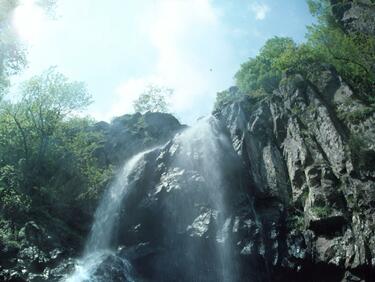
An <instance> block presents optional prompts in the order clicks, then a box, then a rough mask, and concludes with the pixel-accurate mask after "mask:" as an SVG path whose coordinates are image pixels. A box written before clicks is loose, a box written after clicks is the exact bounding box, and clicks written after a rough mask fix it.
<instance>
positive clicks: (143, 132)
mask: <svg viewBox="0 0 375 282" xmlns="http://www.w3.org/2000/svg"><path fill="white" fill-rule="evenodd" d="M183 128H185V126H183V125H181V124H180V123H179V122H178V120H177V119H176V118H175V117H174V116H172V115H171V114H166V113H153V112H147V113H145V114H143V115H142V114H140V113H136V114H133V115H130V114H128V115H123V116H120V117H117V118H115V119H113V120H112V122H111V123H106V122H99V123H97V124H96V125H95V126H94V128H92V130H93V131H95V132H100V133H102V134H103V136H104V141H103V142H104V144H103V148H102V149H101V150H99V151H97V152H96V156H97V157H98V158H99V160H100V161H101V163H102V165H103V166H107V165H122V164H123V162H124V160H126V159H128V158H130V157H131V156H133V155H134V154H136V153H138V152H140V151H143V150H144V149H146V148H150V147H152V146H155V145H157V144H162V143H164V142H166V141H168V140H169V139H170V138H172V137H173V135H174V134H175V133H176V132H177V131H180V130H182V129H183Z"/></svg>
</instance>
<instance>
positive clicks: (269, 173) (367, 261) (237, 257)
mask: <svg viewBox="0 0 375 282" xmlns="http://www.w3.org/2000/svg"><path fill="white" fill-rule="evenodd" d="M363 107H365V105H363V104H362V102H361V101H360V100H358V99H357V98H355V95H354V93H353V92H352V91H351V89H350V88H349V86H348V85H346V84H345V82H343V81H342V80H341V79H340V77H339V76H338V75H337V74H336V73H335V71H334V70H332V69H331V68H329V67H327V66H322V67H321V69H320V71H319V73H318V75H317V76H316V79H315V80H314V81H308V80H306V79H304V78H302V76H300V75H298V74H292V75H286V76H285V77H284V79H283V81H282V83H281V86H280V88H279V89H278V90H277V91H275V93H274V95H272V97H269V98H265V99H264V100H262V101H258V102H255V103H254V101H252V100H251V99H244V100H243V101H240V102H236V103H232V104H228V105H226V106H225V107H223V108H222V109H221V110H219V111H217V112H216V113H215V115H216V119H212V120H211V121H210V122H209V123H210V124H211V126H212V127H213V131H214V132H215V133H214V135H215V136H216V137H215V138H214V139H215V140H216V139H218V140H221V141H220V142H219V141H217V140H216V141H217V142H219V143H218V144H219V145H218V146H217V147H216V149H217V150H215V151H214V152H211V153H212V154H211V155H210V156H209V158H212V160H210V162H209V164H210V165H211V168H210V169H211V170H213V171H216V172H217V173H220V174H223V179H224V180H223V181H220V184H219V185H218V186H220V187H221V189H222V193H223V197H224V199H225V206H226V208H225V209H224V210H223V209H222V210H220V208H218V207H217V205H216V206H215V204H214V203H213V200H212V197H210V192H209V191H210V190H209V188H208V186H209V185H210V180H211V179H213V178H214V174H212V172H207V171H205V170H204V168H205V166H204V165H202V164H204V163H205V158H206V157H207V156H206V154H207V151H205V150H204V149H202V144H204V143H205V142H208V141H209V140H210V137H209V134H203V135H202V134H198V135H194V136H195V137H194V141H193V142H192V143H190V145H189V146H191V151H189V152H188V153H191V154H195V157H194V158H193V159H189V160H190V161H189V162H188V163H186V162H183V163H181V162H180V161H178V160H180V159H181V155H180V154H181V152H183V154H187V153H186V151H184V150H185V149H184V146H185V147H186V144H184V143H183V142H181V140H180V139H181V138H183V139H189V138H190V137H189V134H188V135H186V134H181V135H178V136H176V137H175V138H174V139H172V140H171V141H170V142H168V143H167V144H166V145H165V146H162V147H160V148H157V149H155V150H153V151H151V152H150V153H148V154H147V155H146V156H145V157H144V160H143V161H142V162H141V163H140V165H139V166H138V168H137V170H136V172H135V174H134V178H133V185H134V186H133V188H132V190H131V193H130V194H129V196H128V197H127V199H126V200H125V202H124V205H123V206H124V208H123V217H122V218H123V219H122V220H121V221H120V222H121V226H120V227H119V228H120V232H119V245H123V246H128V248H125V250H124V251H123V253H124V254H127V256H128V258H130V260H131V262H132V264H133V266H134V268H135V272H136V273H138V275H140V277H142V278H143V279H146V280H151V281H160V280H162V279H165V281H175V280H180V281H220V278H218V277H220V276H217V275H218V274H217V273H215V271H214V269H217V268H221V267H230V268H231V273H232V274H231V279H230V280H228V281H372V280H373V278H374V270H375V252H374V250H375V234H374V232H375V225H374V224H375V218H374V209H375V182H374V173H375V161H374V160H375V151H374V144H373V140H374V137H375V128H374V114H373V113H372V114H367V115H365V116H364V117H363V118H362V119H360V120H358V119H355V120H354V121H353V122H350V121H347V120H345V119H343V117H342V114H340V113H342V112H345V113H350V112H355V113H358V112H360V111H361V109H362V108H363ZM216 141H215V142H216ZM216 193H219V192H216ZM187 211H188V212H187ZM218 234H226V235H225V236H224V237H223V238H222V240H223V242H224V241H225V243H223V245H222V246H220V247H217V246H216V245H215V244H217V242H218V241H219V242H220V239H219V237H218V236H221V235H218ZM225 244H227V246H229V250H230V254H229V257H230V261H231V262H232V265H230V266H228V265H226V266H223V265H222V263H223V262H222V261H221V262H218V261H215V260H214V259H213V258H215V257H217V256H216V255H215V252H219V251H220V249H221V248H224V245H225ZM129 246H130V248H129ZM129 254H130V255H129ZM187 269H188V270H189V271H187ZM224 281H225V279H224Z"/></svg>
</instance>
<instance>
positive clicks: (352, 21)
mask: <svg viewBox="0 0 375 282" xmlns="http://www.w3.org/2000/svg"><path fill="white" fill-rule="evenodd" d="M330 2H331V5H332V7H333V9H332V11H333V14H334V16H335V17H336V18H337V20H338V22H339V23H340V24H342V26H343V27H344V28H345V29H346V30H347V31H349V32H361V33H364V34H368V35H375V22H374V18H375V3H374V1H372V0H357V1H353V0H349V1H342V0H330Z"/></svg>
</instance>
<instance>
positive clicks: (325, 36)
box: [307, 0, 375, 99]
mask: <svg viewBox="0 0 375 282" xmlns="http://www.w3.org/2000/svg"><path fill="white" fill-rule="evenodd" d="M349 2H350V1H348V0H340V1H337V2H336V3H335V4H333V5H331V3H330V1H328V0H309V1H308V3H309V7H310V10H311V12H312V14H313V15H314V16H316V17H317V19H318V24H315V25H312V26H310V27H309V33H308V36H307V38H308V42H307V44H309V45H310V46H311V49H312V50H313V52H314V53H315V54H316V55H317V56H319V58H320V60H321V61H322V62H325V63H329V64H331V65H333V66H334V67H335V68H336V69H337V71H338V73H339V74H340V75H341V76H342V77H343V78H344V80H345V81H346V82H348V83H349V84H350V85H351V86H352V87H353V88H354V89H356V90H357V92H358V94H360V95H362V96H363V98H366V99H368V97H370V96H372V95H374V94H375V87H374V86H375V70H374V65H375V37H374V36H371V35H367V34H364V33H360V32H348V31H346V30H345V29H344V28H343V27H342V26H341V25H340V23H339V22H338V21H337V19H336V18H335V16H334V15H333V12H332V11H333V9H336V10H338V9H341V8H342V7H344V6H345V5H346V4H347V3H349Z"/></svg>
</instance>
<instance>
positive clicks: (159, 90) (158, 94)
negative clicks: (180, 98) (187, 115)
mask: <svg viewBox="0 0 375 282" xmlns="http://www.w3.org/2000/svg"><path fill="white" fill-rule="evenodd" d="M172 95H173V89H170V88H166V87H162V86H157V85H149V86H147V88H146V90H145V91H144V92H142V94H141V95H140V96H139V97H138V99H137V100H135V101H134V103H133V107H134V110H135V111H136V112H140V113H145V112H148V111H150V112H161V113H165V112H168V111H169V103H168V99H169V98H170V97H171V96H172Z"/></svg>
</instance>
